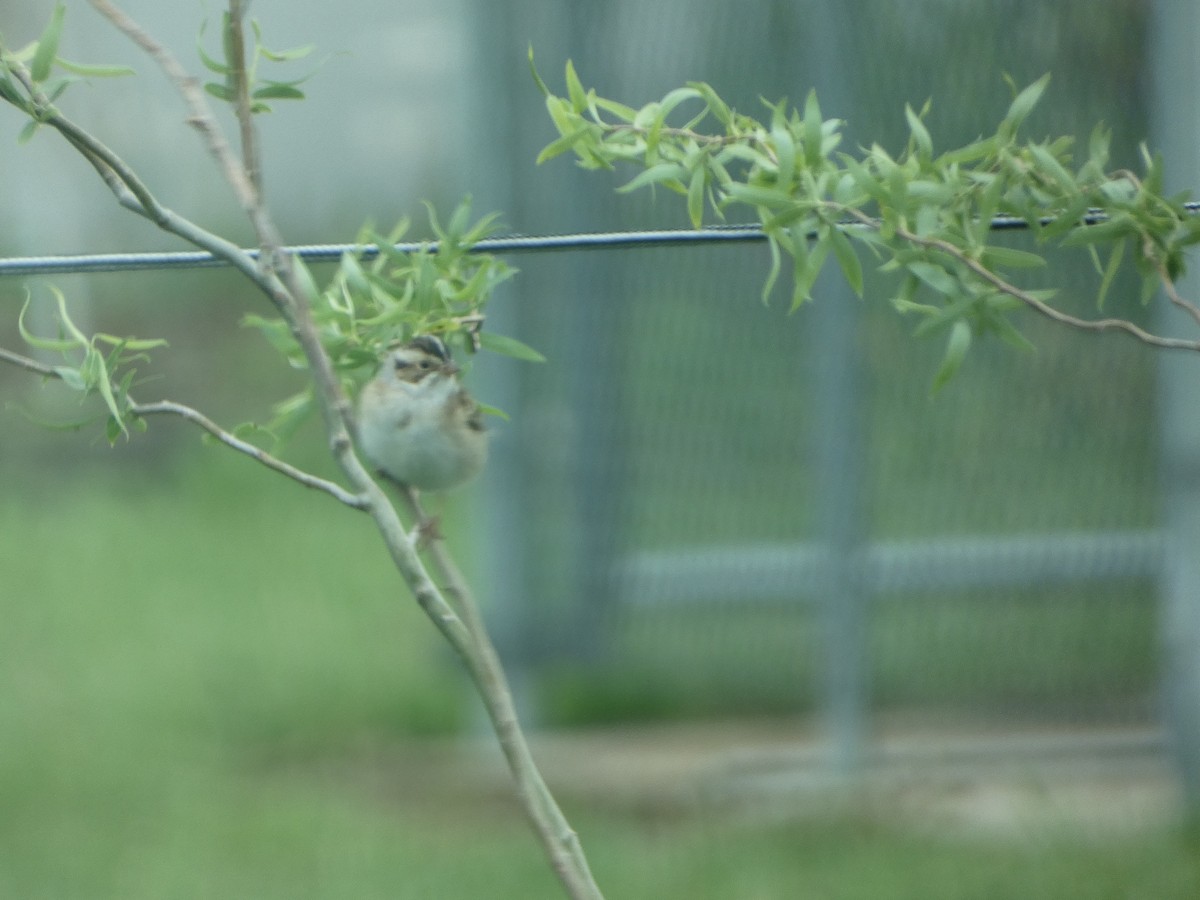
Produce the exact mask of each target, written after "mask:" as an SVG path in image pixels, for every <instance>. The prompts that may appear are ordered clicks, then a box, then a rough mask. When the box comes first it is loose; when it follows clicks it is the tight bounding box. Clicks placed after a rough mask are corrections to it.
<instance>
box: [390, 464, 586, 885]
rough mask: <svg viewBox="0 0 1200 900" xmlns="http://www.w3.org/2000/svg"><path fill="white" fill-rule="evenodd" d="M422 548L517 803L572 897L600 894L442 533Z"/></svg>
mask: <svg viewBox="0 0 1200 900" xmlns="http://www.w3.org/2000/svg"><path fill="white" fill-rule="evenodd" d="M401 488H402V493H403V495H404V498H405V500H406V501H407V502H408V505H409V508H410V509H411V510H412V514H413V518H414V521H415V522H417V523H421V522H425V521H428V519H427V517H426V515H425V510H424V509H423V508H422V506H421V501H420V497H419V496H418V495H417V492H416V491H414V490H412V489H411V488H408V487H404V486H401ZM426 548H427V552H428V554H429V557H430V559H431V560H432V561H433V566H434V569H435V570H436V571H437V572H438V573H439V574H440V576H441V578H442V581H443V584H444V588H443V589H444V590H445V591H446V593H447V594H449V595H450V596H451V597H452V598H453V599H454V601H455V607H456V608H457V610H458V613H459V615H460V616H461V617H462V620H463V624H464V625H466V628H467V631H468V632H469V633H470V635H471V639H472V641H473V642H474V645H475V651H476V652H475V654H474V655H473V657H472V660H471V665H472V667H473V669H474V671H475V677H476V680H477V681H479V682H480V683H483V684H487V685H488V689H487V690H485V691H482V692H481V693H482V696H483V699H484V705H485V706H486V708H487V713H488V717H489V718H490V719H491V721H492V726H493V728H494V729H495V730H496V734H497V735H498V736H499V738H500V746H501V748H502V749H503V751H504V757H505V760H506V761H507V762H508V767H509V770H510V771H511V772H512V775H513V779H514V780H515V781H516V782H517V785H518V792H517V793H518V796H519V797H520V799H521V803H522V805H523V806H524V808H525V811H526V814H527V815H528V816H529V819H530V822H531V823H532V824H533V827H534V829H535V830H536V831H537V833H538V836H539V838H540V839H541V841H542V844H543V846H544V847H545V848H546V849H547V852H548V853H549V854H550V860H551V865H553V867H554V869H555V871H556V872H557V873H558V875H559V878H560V879H561V880H562V881H563V884H564V885H565V886H566V887H567V889H568V891H569V892H570V894H571V896H572V897H578V898H588V897H599V896H600V890H599V888H598V887H597V886H596V883H595V881H594V880H593V878H592V873H591V870H590V869H589V867H588V862H587V857H586V856H585V855H584V852H583V847H582V845H581V844H580V843H579V835H578V834H576V832H575V830H574V829H573V828H572V827H571V824H570V822H568V821H567V818H566V816H564V815H563V812H562V810H561V809H560V808H559V806H558V803H557V802H556V801H555V799H554V795H553V794H552V793H551V792H550V788H549V787H548V786H547V785H546V782H545V780H544V779H543V778H542V774H541V772H540V771H539V770H538V767H537V764H536V763H535V762H534V759H533V754H532V753H531V752H530V750H529V745H528V743H527V742H526V740H525V735H524V733H523V732H522V730H521V726H520V723H519V721H518V719H517V711H516V706H515V704H514V703H513V698H512V693H511V692H510V691H509V688H508V683H507V680H506V679H505V677H504V669H503V667H502V665H501V663H500V657H499V655H498V654H497V653H496V648H495V645H494V644H493V643H492V640H491V638H490V637H489V636H488V632H487V627H486V625H485V624H484V621H483V617H482V616H481V615H480V613H479V607H478V606H477V605H476V603H475V599H474V596H473V594H472V592H471V589H470V586H469V585H468V583H467V580H466V579H465V578H464V577H463V575H462V572H461V571H460V570H459V568H458V564H457V563H456V562H455V561H454V558H453V557H452V556H451V555H450V554H449V552H447V550H446V546H445V542H444V541H443V540H442V539H441V538H440V536H438V535H436V533H435V534H434V535H433V536H432V537H431V538H430V540H429V541H428V542H427V544H426Z"/></svg>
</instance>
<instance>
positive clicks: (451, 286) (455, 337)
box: [243, 200, 542, 434]
mask: <svg viewBox="0 0 1200 900" xmlns="http://www.w3.org/2000/svg"><path fill="white" fill-rule="evenodd" d="M427 209H428V214H429V224H430V228H431V230H432V231H433V234H434V241H431V242H425V243H422V244H419V245H418V247H417V248H416V249H415V250H405V249H400V248H399V247H398V246H397V245H398V243H399V242H400V240H401V238H403V237H404V235H405V233H406V232H407V231H408V228H409V222H408V221H407V220H405V221H401V222H400V223H399V224H398V225H397V226H396V227H395V228H393V229H392V230H391V231H390V232H388V233H387V234H380V233H378V232H376V231H375V229H374V228H373V227H371V226H369V225H368V226H366V227H364V228H363V229H362V231H360V233H359V235H358V238H357V240H356V244H357V245H358V246H357V249H356V250H355V251H354V252H348V253H345V254H343V255H342V258H341V260H340V262H339V264H338V268H337V271H336V272H335V273H334V275H333V277H332V278H331V279H330V281H329V283H328V284H327V285H326V286H325V287H324V288H323V289H321V288H318V287H317V286H316V284H315V283H314V282H313V280H312V276H311V273H309V272H308V270H307V269H305V268H304V267H303V265H302V263H301V262H300V261H299V260H295V261H294V264H295V265H296V266H297V267H298V268H299V271H300V272H301V274H302V277H304V278H305V279H306V280H307V282H308V285H309V288H308V292H309V296H310V297H312V298H313V302H312V316H313V320H314V324H315V326H316V328H317V331H318V333H319V335H320V338H321V343H322V345H323V346H324V347H325V350H326V352H328V354H329V357H330V359H331V360H332V362H333V365H334V369H335V370H336V371H337V372H338V374H339V376H340V377H341V378H342V383H343V387H344V388H345V389H346V390H347V391H352V390H354V388H355V387H356V386H357V384H358V383H359V382H361V381H362V379H363V378H364V377H365V376H366V375H369V374H370V373H371V372H373V370H374V368H375V367H376V366H377V365H378V362H379V359H380V358H381V356H382V355H383V354H384V352H385V351H386V350H387V349H388V348H389V347H392V346H395V345H396V344H400V343H403V342H405V341H407V340H410V339H411V338H412V337H414V336H415V335H418V334H436V335H439V336H440V337H442V339H443V340H445V341H446V342H447V343H448V344H450V345H452V346H457V347H458V348H459V349H460V350H462V351H464V352H466V353H474V352H476V351H478V350H479V349H481V348H482V349H487V350H492V351H495V352H498V353H502V354H505V355H508V356H513V357H516V358H518V359H525V360H529V361H541V360H542V356H541V355H540V354H539V353H537V352H536V351H535V350H533V349H531V348H529V347H527V346H525V345H524V344H522V343H521V342H519V341H517V340H515V339H514V338H509V337H504V336H502V335H496V334H492V333H491V332H487V331H484V330H483V323H484V308H485V306H486V304H487V301H488V299H489V297H490V296H491V294H492V292H493V291H494V290H495V288H496V287H497V286H498V285H500V284H501V283H503V282H504V281H506V280H507V279H509V278H511V277H512V276H513V274H515V271H516V270H515V269H513V268H512V267H510V266H509V265H507V264H506V263H505V262H504V261H503V260H501V259H499V258H497V257H495V256H492V255H490V254H487V253H480V252H477V251H475V250H474V249H473V247H474V245H475V244H476V243H478V242H479V241H480V240H481V239H483V238H485V237H487V236H488V235H489V234H491V233H492V231H493V229H494V225H495V216H494V215H488V216H484V217H483V218H481V219H479V220H477V221H472V220H471V204H470V201H469V200H464V201H463V202H462V203H460V204H459V206H458V207H456V208H455V210H454V212H453V213H452V214H451V216H450V218H449V219H448V220H447V221H446V222H445V224H443V223H442V222H441V221H440V220H439V218H438V216H437V213H436V212H435V210H434V209H433V207H432V206H430V205H428V204H427ZM243 321H244V323H245V324H247V325H249V326H251V327H254V328H257V329H258V330H259V331H261V332H262V334H263V336H264V337H265V338H266V339H267V340H268V341H269V342H270V343H271V345H272V346H273V347H275V349H276V350H278V351H279V352H280V353H281V354H282V355H283V356H284V357H285V358H286V359H287V360H288V362H289V363H290V364H292V365H293V366H295V367H297V368H303V367H305V366H306V365H307V363H306V361H305V357H304V353H303V351H302V350H301V348H300V345H299V343H298V342H297V341H296V339H295V337H294V335H293V334H292V332H291V329H290V327H289V326H288V324H287V323H286V322H285V321H284V320H283V319H282V318H277V317H276V318H267V317H263V316H259V315H255V314H251V315H247V316H246V317H245V318H244V320H243ZM312 403H313V398H312V394H311V389H305V390H304V391H302V392H301V393H299V394H296V395H295V396H292V397H289V398H288V399H287V400H285V401H283V402H282V403H280V404H279V405H278V406H277V407H276V415H275V418H274V420H273V422H272V423H271V425H270V426H269V428H270V430H271V431H273V432H275V433H277V434H286V433H288V432H290V431H291V430H292V429H293V428H294V427H295V425H296V424H298V423H299V421H301V420H302V419H303V418H304V417H305V416H306V415H307V414H308V413H309V412H310V410H311V407H312Z"/></svg>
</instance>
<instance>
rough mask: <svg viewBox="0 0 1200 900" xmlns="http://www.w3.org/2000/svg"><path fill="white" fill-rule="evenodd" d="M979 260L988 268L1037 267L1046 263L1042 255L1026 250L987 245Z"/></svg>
mask: <svg viewBox="0 0 1200 900" xmlns="http://www.w3.org/2000/svg"><path fill="white" fill-rule="evenodd" d="M979 261H980V262H981V263H983V264H984V265H985V266H987V267H988V268H989V269H994V268H998V267H1007V268H1011V269H1038V268H1041V267H1042V266H1044V265H1046V260H1045V258H1044V257H1042V256H1039V255H1038V254H1036V253H1030V252H1029V251H1027V250H1014V249H1013V248H1011V247H987V248H985V249H984V251H983V255H982V256H981V257H980V260H979Z"/></svg>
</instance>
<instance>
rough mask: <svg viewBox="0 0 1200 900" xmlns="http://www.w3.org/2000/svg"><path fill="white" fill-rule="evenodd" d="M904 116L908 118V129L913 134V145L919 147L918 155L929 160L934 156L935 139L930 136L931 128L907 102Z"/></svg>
mask: <svg viewBox="0 0 1200 900" xmlns="http://www.w3.org/2000/svg"><path fill="white" fill-rule="evenodd" d="M904 117H905V118H906V119H907V120H908V130H909V132H910V133H911V134H912V140H913V145H914V146H915V147H916V148H917V156H918V157H919V158H920V159H921V160H922V161H923V162H928V161H929V160H930V159H932V157H933V139H932V138H931V137H930V136H929V129H927V128H926V127H925V123H924V122H922V121H921V117H920V116H918V115H917V114H916V112H914V111H913V108H912V107H911V106H909V105H908V104H907V103H905V104H904Z"/></svg>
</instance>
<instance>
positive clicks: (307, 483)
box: [0, 347, 366, 509]
mask: <svg viewBox="0 0 1200 900" xmlns="http://www.w3.org/2000/svg"><path fill="white" fill-rule="evenodd" d="M0 362H5V363H8V364H9V365H13V366H17V367H18V368H21V369H24V370H25V371H26V372H32V373H33V374H35V375H41V376H42V377H44V378H56V379H62V377H63V376H62V372H61V371H59V370H58V369H57V368H55V367H54V366H48V365H46V364H45V363H41V362H38V361H37V360H35V359H30V358H29V357H27V356H22V355H20V354H19V353H13V352H12V351H11V350H6V349H4V348H3V347H0ZM125 399H126V401H127V405H126V411H127V412H128V413H129V414H130V415H132V416H135V417H139V418H144V417H147V416H162V415H169V416H177V417H179V418H181V419H184V420H185V421H188V422H191V423H192V424H193V425H195V426H197V427H198V428H200V429H201V430H202V431H205V432H207V433H208V434H209V435H211V436H212V437H214V438H216V439H217V440H218V441H220V442H221V443H222V444H224V445H225V446H226V447H229V448H230V449H231V450H235V451H237V452H238V453H241V454H243V455H244V456H248V457H250V458H251V459H253V460H254V461H255V462H258V463H261V464H262V465H264V466H266V467H267V468H268V469H271V470H272V471H274V472H278V473H279V474H280V475H284V476H286V477H288V478H290V479H292V480H293V481H295V482H297V483H298V484H302V485H303V486H304V487H306V488H311V489H312V490H315V491H322V492H324V493H326V494H329V496H331V497H333V498H334V499H335V500H337V501H338V502H339V503H344V504H345V505H346V506H349V507H350V508H351V509H362V508H363V507H364V506H365V505H366V501H365V500H364V499H363V497H361V496H359V495H357V494H352V493H350V492H349V491H347V490H346V489H345V488H344V487H342V486H341V485H340V484H337V483H335V482H332V481H329V480H327V479H325V478H321V477H319V476H317V475H313V474H311V473H309V472H305V471H304V470H303V469H299V468H297V467H296V466H293V465H292V464H290V463H286V462H284V461H283V460H282V459H280V458H279V457H277V456H272V455H271V454H270V453H268V452H267V451H266V450H263V449H262V448H261V447H256V446H254V444H251V443H249V442H248V441H244V440H242V439H241V438H239V437H238V436H237V435H235V434H234V433H233V432H231V431H227V430H226V429H224V428H222V427H221V426H220V425H218V424H217V423H216V422H214V421H213V420H212V419H210V418H209V417H208V416H206V415H204V413H202V412H200V411H199V410H198V409H195V408H193V407H191V406H187V405H186V404H183V403H177V402H175V401H174V400H159V401H157V402H155V403H138V402H137V401H136V400H134V399H133V398H132V397H130V396H129V395H128V394H126V395H125Z"/></svg>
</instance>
